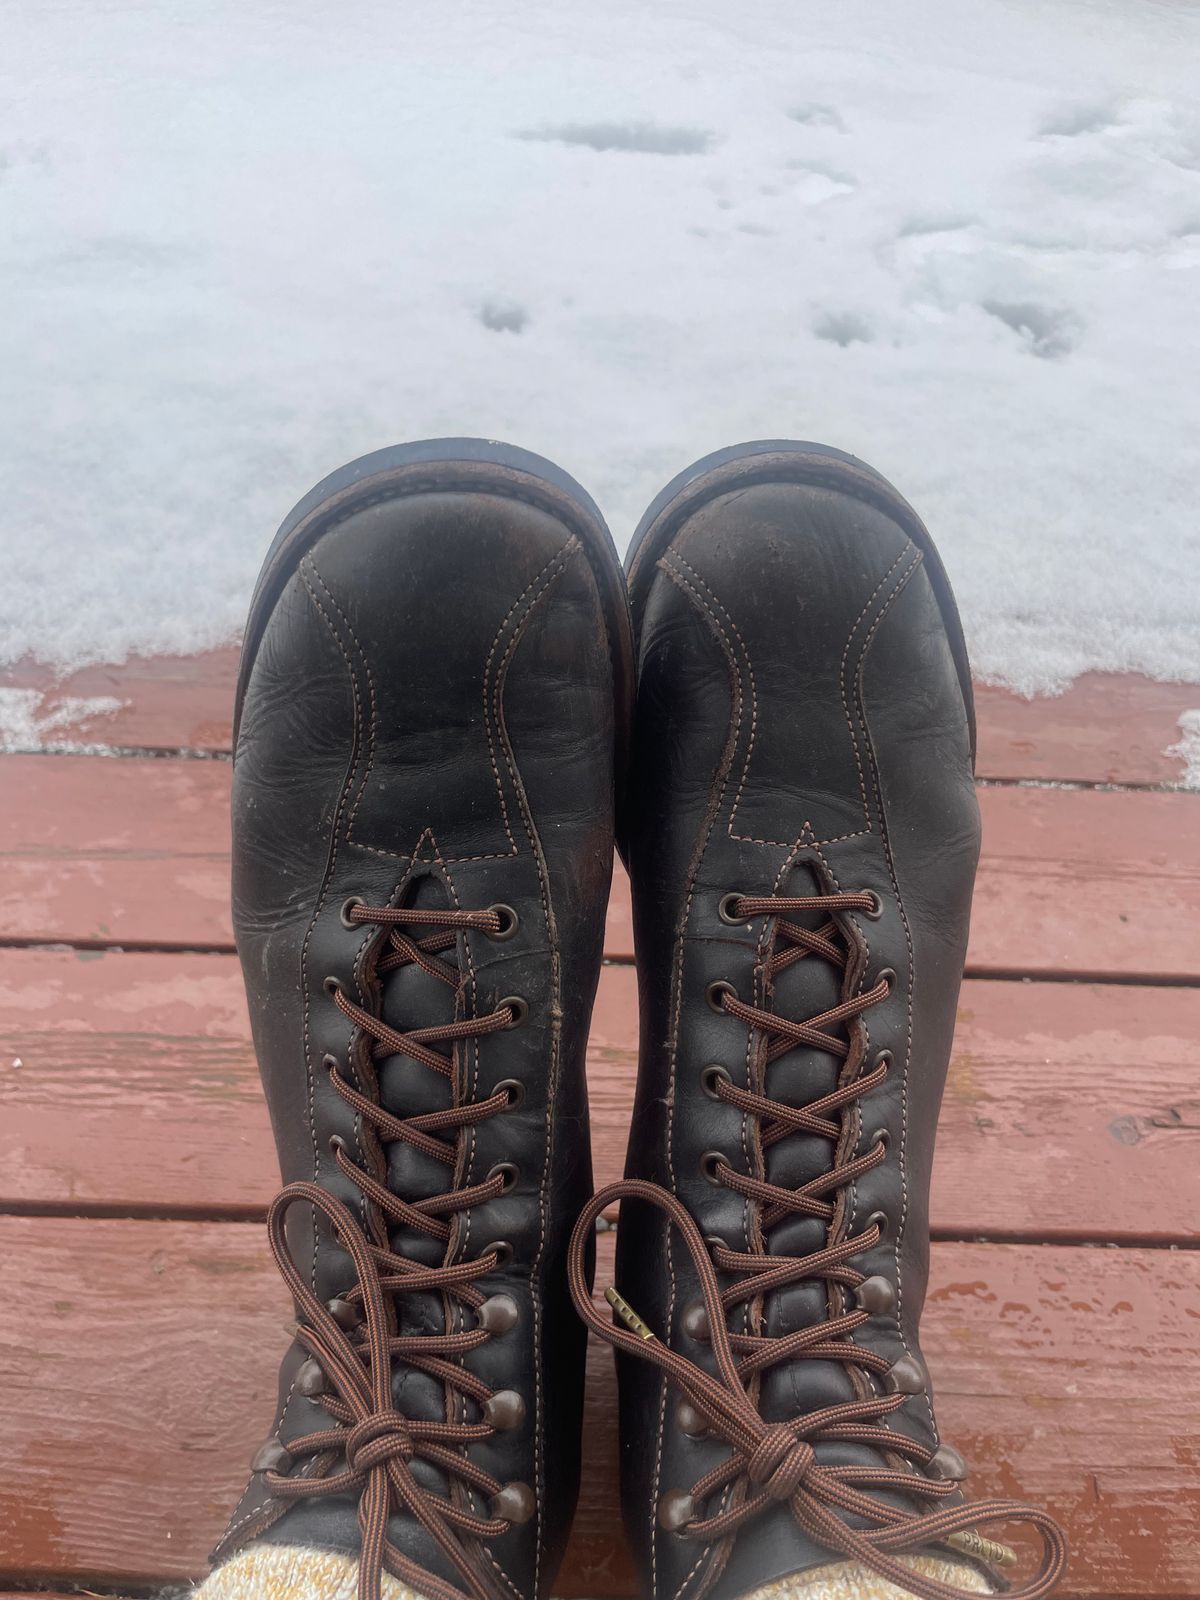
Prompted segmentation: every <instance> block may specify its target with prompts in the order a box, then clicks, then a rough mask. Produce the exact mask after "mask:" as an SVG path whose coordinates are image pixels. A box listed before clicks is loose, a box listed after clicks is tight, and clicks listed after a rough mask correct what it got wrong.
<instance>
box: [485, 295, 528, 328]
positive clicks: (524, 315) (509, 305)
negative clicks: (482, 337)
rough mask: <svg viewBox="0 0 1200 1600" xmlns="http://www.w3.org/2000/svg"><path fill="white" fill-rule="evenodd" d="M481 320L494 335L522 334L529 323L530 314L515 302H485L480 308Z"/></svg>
mask: <svg viewBox="0 0 1200 1600" xmlns="http://www.w3.org/2000/svg"><path fill="white" fill-rule="evenodd" d="M479 320H480V322H481V323H482V324H483V326H484V327H485V328H490V329H491V331H492V332H493V333H520V332H521V331H522V330H523V329H524V328H525V326H526V324H527V323H528V321H529V313H528V311H526V309H525V307H524V306H523V305H519V304H518V303H517V301H515V300H485V301H484V303H483V305H481V306H480V308H479Z"/></svg>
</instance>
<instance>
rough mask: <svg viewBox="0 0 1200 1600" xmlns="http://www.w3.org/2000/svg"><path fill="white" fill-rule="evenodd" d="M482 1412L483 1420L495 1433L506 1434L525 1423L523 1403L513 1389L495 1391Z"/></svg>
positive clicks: (484, 1404)
mask: <svg viewBox="0 0 1200 1600" xmlns="http://www.w3.org/2000/svg"><path fill="white" fill-rule="evenodd" d="M482 1410H483V1420H484V1421H485V1422H486V1423H487V1424H488V1426H489V1427H491V1428H495V1430H496V1432H497V1433H508V1432H510V1431H511V1429H513V1428H519V1427H520V1426H521V1424H522V1423H523V1422H524V1421H525V1401H524V1399H523V1398H522V1396H521V1395H519V1394H518V1393H517V1391H516V1390H515V1389H497V1390H496V1392H495V1394H493V1395H492V1396H490V1398H489V1399H487V1400H485V1401H484V1402H483V1406H482Z"/></svg>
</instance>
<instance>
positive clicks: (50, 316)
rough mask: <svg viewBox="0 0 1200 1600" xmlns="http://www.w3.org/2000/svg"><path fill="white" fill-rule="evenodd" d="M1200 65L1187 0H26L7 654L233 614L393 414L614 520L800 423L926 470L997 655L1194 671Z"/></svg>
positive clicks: (1030, 673)
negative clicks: (487, 445)
mask: <svg viewBox="0 0 1200 1600" xmlns="http://www.w3.org/2000/svg"><path fill="white" fill-rule="evenodd" d="M1197 60H1200V6H1197V5H1196V4H1192V3H1180V0H1160V3H1154V4H1151V3H1142V4H1135V5H1131V4H1130V3H1129V0H1056V3H1055V4H1054V5H1046V4H1044V3H1042V0H912V3H911V4H908V5H904V6H896V7H887V6H880V5H878V4H876V3H873V0H840V3H839V4H838V5H837V6H826V7H822V8H819V10H813V9H810V8H803V7H797V6H796V4H795V0H739V3H738V4H737V5H731V4H730V3H729V0H659V3H658V4H656V5H654V6H647V5H645V4H644V3H643V0H607V3H606V4H604V5H596V4H595V0H522V3H521V4H517V3H516V0H455V3H453V4H444V5H420V4H417V3H416V0H343V3H342V4H339V5H337V6H311V5H308V6H305V5H299V6H298V5H295V4H294V3H291V0H254V3H253V4H247V3H246V0H210V3H208V4H205V5H203V6H199V7H197V6H186V5H180V4H178V0H136V3H129V4H125V3H122V4H110V5H96V4H95V3H94V0H54V3H53V4H47V3H46V0H8V3H7V5H6V6H5V12H4V49H3V53H2V59H0V107H2V110H0V218H2V221H3V226H0V294H2V296H3V305H4V307H5V315H4V318H3V320H2V323H0V373H3V375H4V381H3V383H2V384H0V439H2V440H3V444H2V445H0V555H2V556H3V559H4V573H5V581H4V584H3V585H2V586H0V658H3V659H7V660H12V659H16V658H19V657H21V656H24V655H30V656H33V657H35V658H38V659H41V660H45V661H50V662H53V663H56V664H58V665H60V666H62V667H71V666H78V665H81V664H83V663H86V662H89V661H101V660H108V661H117V660H121V659H123V658H124V657H125V656H126V655H128V654H129V653H131V652H133V651H139V652H145V653H154V652H173V651H192V650H199V649H204V648H208V647H211V646H215V645H217V644H220V643H224V642H226V641H229V640H231V639H233V638H235V637H236V636H237V633H238V631H239V629H240V627H241V624H242V620H243V617H244V613H245V607H246V604H247V601H248V598H249V593H250V589H251V587H252V584H253V581H254V577H255V574H256V571H257V568H258V565H259V562H260V560H261V557H262V555H263V552H264V551H265V548H266V546H267V543H268V542H269V540H270V538H271V535H272V532H273V530H274V528H275V526H276V525H277V524H278V522H279V519H280V517H281V516H282V515H283V513H284V512H285V511H287V509H288V508H289V506H290V505H291V504H292V502H293V501H294V500H295V499H296V498H297V497H298V496H299V495H300V494H302V493H303V492H304V491H305V490H307V489H308V488H309V487H310V485H311V484H312V483H314V482H315V481H316V480H317V479H318V478H319V477H320V476H321V475H322V474H324V473H325V472H327V471H329V470H331V469H332V468H333V467H335V466H337V465H338V464H339V463H340V462H342V461H345V460H347V459H349V458H350V457H352V456H356V455H359V454H361V453H363V452H364V451H367V450H372V449H375V448H378V447H379V446H381V445H385V444H388V443H392V442H394V441H396V440H398V439H404V438H420V437H428V436H431V435H437V434H457V433H471V434H478V435H483V436H487V437H493V438H508V439H511V440H513V442H515V443H518V444H524V445H526V446H528V447H529V448H532V449H534V450H538V451H540V452H542V453H543V454H546V455H549V456H551V457H553V458H554V459H556V460H559V461H561V463H562V465H563V466H564V467H566V468H567V469H568V470H570V471H572V472H574V473H575V474H576V476H578V477H579V478H580V479H581V480H582V481H583V482H584V483H585V484H586V485H587V486H588V487H589V488H590V489H591V490H592V492H593V493H594V494H595V495H596V496H597V498H598V499H599V501H600V503H601V505H602V506H603V508H604V510H605V511H606V513H607V514H608V516H609V518H610V520H611V522H612V524H613V527H614V531H615V532H616V535H617V539H618V543H619V544H620V543H622V542H623V541H624V540H625V539H626V538H627V537H628V534H629V532H630V530H631V529H632V527H633V525H634V523H635V521H636V519H637V517H638V515H639V514H640V512H641V510H642V508H643V507H644V505H645V504H646V502H647V501H648V500H649V499H650V498H651V496H652V495H653V494H654V493H655V492H656V490H657V489H658V488H659V487H660V486H661V484H662V483H663V482H664V481H665V479H667V478H668V477H669V476H670V475H671V474H673V473H674V472H676V471H677V470H679V469H680V468H681V467H683V466H684V465H686V464H687V463H688V462H689V461H691V460H692V459H694V458H695V457H696V456H698V455H700V454H702V453H704V452H705V451H708V450H712V449H715V448H718V447H719V446H721V445H724V444H728V443H731V442H735V441H737V440H738V439H746V438H755V437H764V436H766V437H780V436H791V437H796V438H811V439H819V440H824V441H826V442H828V443H832V444H837V445H840V446H842V447H843V448H847V449H850V450H853V451H854V452H855V453H856V454H858V455H860V456H862V457H864V458H865V459H867V460H869V461H871V462H872V463H873V464H874V465H876V466H878V467H879V469H880V470H881V471H883V472H884V473H886V474H887V476H888V477H890V478H892V479H893V480H894V481H895V482H896V484H897V485H898V487H899V488H900V489H901V490H902V491H903V492H904V493H905V494H906V495H907V496H908V497H909V498H910V499H911V500H912V501H913V502H914V503H915V504H916V505H917V507H918V508H919V509H920V511H921V512H922V514H923V515H924V517H925V519H926V520H927V522H928V523H929V526H930V528H931V530H932V531H933V534H934V537H935V538H936V539H937V540H938V543H939V545H940V547H941V549H942V552H943V555H944V556H945V559H946V562H947V565H948V567H949V570H950V573H951V576H952V578H953V580H954V583H955V586H956V589H957V591H958V595H959V599H960V603H961V606H962V610H963V614H964V619H965V622H966V627H967V632H968V638H969V643H970V645H971V648H972V651H973V656H974V660H975V665H976V668H977V670H978V672H979V673H980V674H981V675H982V676H983V677H984V678H987V679H991V680H993V681H998V682H1003V683H1007V684H1009V685H1011V686H1013V687H1015V688H1017V689H1019V690H1021V691H1024V692H1027V693H1031V692H1034V691H1038V690H1043V691H1044V690H1053V689H1058V688H1062V687H1063V686H1064V685H1065V684H1066V683H1067V682H1068V681H1069V680H1070V679H1071V678H1072V677H1073V676H1075V675H1076V674H1078V673H1080V672H1082V671H1085V670H1087V669H1090V668H1095V669H1099V670H1109V671H1114V670H1136V671H1142V672H1145V673H1148V674H1150V675H1151V676H1157V677H1162V678H1168V679H1186V680H1189V681H1197V682H1200V518H1198V517H1197V506H1196V499H1197V495H1196V488H1197V483H1198V481H1200V470H1198V469H1200V385H1198V384H1197V383H1196V382H1195V372H1196V368H1197V364H1198V362H1197V357H1198V354H1200V351H1198V343H1200V317H1198V316H1197V286H1198V283H1200V278H1198V276H1197V274H1198V272H1200V105H1198V103H1197V99H1196V94H1195V64H1196V62H1197ZM17 714H18V711H17V709H14V707H13V706H11V705H10V707H9V709H8V711H7V712H6V713H5V715H6V716H7V715H14V716H15V715H17ZM21 714H22V715H23V714H24V713H21ZM29 715H30V716H31V717H34V718H35V720H36V708H35V709H33V710H30V711H29ZM21 737H24V735H21Z"/></svg>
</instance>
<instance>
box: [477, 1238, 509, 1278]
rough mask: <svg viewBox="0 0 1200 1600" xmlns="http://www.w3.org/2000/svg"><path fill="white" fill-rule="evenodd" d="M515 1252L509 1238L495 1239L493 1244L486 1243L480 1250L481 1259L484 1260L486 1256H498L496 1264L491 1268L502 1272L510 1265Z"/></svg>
mask: <svg viewBox="0 0 1200 1600" xmlns="http://www.w3.org/2000/svg"><path fill="white" fill-rule="evenodd" d="M514 1254H515V1252H514V1250H513V1247H512V1245H511V1244H509V1242H508V1240H507V1239H494V1240H493V1241H492V1243H491V1244H489V1245H485V1246H484V1248H483V1249H482V1250H481V1251H480V1252H479V1259H481V1260H482V1258H483V1257H484V1256H490V1255H494V1256H495V1257H496V1265H495V1266H494V1267H493V1268H492V1269H491V1270H492V1271H493V1272H502V1271H503V1270H504V1268H505V1267H507V1266H508V1264H509V1262H510V1261H511V1260H512V1258H513V1255H514Z"/></svg>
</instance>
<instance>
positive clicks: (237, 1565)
mask: <svg viewBox="0 0 1200 1600" xmlns="http://www.w3.org/2000/svg"><path fill="white" fill-rule="evenodd" d="M357 1596H358V1562H357V1561H356V1560H355V1559H354V1557H353V1556H347V1555H342V1554H340V1553H339V1552H338V1551H336V1550H309V1549H306V1548H305V1547H304V1546H303V1545H281V1544H257V1545H250V1546H249V1547H248V1548H247V1549H245V1550H239V1551H238V1553H237V1555H235V1556H233V1557H232V1558H231V1559H230V1560H229V1561H226V1562H225V1563H224V1564H223V1565H222V1566H219V1567H218V1568H217V1570H216V1571H215V1572H214V1573H212V1574H211V1575H210V1576H209V1577H207V1578H205V1580H204V1582H203V1583H202V1584H201V1585H200V1587H199V1588H198V1589H197V1590H196V1592H195V1595H194V1597H193V1600H357ZM383 1600H421V1596H420V1595H417V1594H414V1592H413V1591H412V1590H411V1589H410V1588H408V1586H407V1585H406V1584H403V1583H401V1582H400V1580H399V1579H398V1578H393V1577H392V1576H391V1574H390V1573H387V1572H385V1573H384V1575H383Z"/></svg>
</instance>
